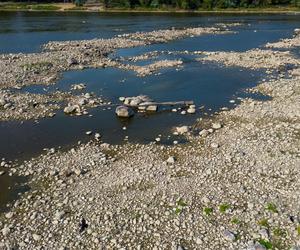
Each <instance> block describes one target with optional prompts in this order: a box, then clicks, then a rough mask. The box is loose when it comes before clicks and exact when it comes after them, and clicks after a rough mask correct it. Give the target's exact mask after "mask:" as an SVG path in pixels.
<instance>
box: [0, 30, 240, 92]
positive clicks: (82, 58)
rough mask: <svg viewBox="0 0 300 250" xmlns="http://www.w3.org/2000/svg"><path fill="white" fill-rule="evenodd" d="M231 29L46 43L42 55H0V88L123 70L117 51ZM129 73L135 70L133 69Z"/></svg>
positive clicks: (168, 32) (133, 34)
mask: <svg viewBox="0 0 300 250" xmlns="http://www.w3.org/2000/svg"><path fill="white" fill-rule="evenodd" d="M219 26H220V25H219ZM231 26H234V24H228V25H223V26H220V27H212V28H206V27H198V28H186V29H180V30H177V29H171V30H159V31H152V32H137V33H131V34H124V35H120V37H115V38H112V39H93V40H81V41H64V42H49V43H48V44H46V45H45V46H44V51H43V52H41V53H32V54H6V55H0V88H7V87H16V86H19V87H22V86H26V85H31V84H36V83H38V84H53V83H55V82H56V81H57V78H58V77H59V73H60V72H63V71H67V70H71V69H84V68H93V67H94V68H101V67H108V66H112V67H120V68H124V69H126V68H127V67H126V65H123V64H119V63H118V62H117V61H115V60H114V59H111V58H109V57H108V55H110V54H111V53H113V52H114V51H115V50H116V49H120V48H130V47H136V46H144V45H149V44H153V43H162V42H169V41H171V40H175V39H181V38H185V37H189V36H200V35H204V34H224V33H228V32H230V31H229V30H228V28H229V27H231ZM166 67H169V66H168V65H166ZM150 68H151V66H150ZM129 69H131V70H135V68H129ZM137 69H139V68H137Z"/></svg>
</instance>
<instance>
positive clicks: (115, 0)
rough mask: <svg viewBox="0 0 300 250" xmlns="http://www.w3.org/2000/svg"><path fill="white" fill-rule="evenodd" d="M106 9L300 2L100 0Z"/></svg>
mask: <svg viewBox="0 0 300 250" xmlns="http://www.w3.org/2000/svg"><path fill="white" fill-rule="evenodd" d="M100 1H101V2H102V3H103V5H104V6H105V7H106V8H113V7H124V8H135V7H142V8H162V7H165V8H168V7H172V8H178V9H187V10H197V9H206V10H211V9H215V8H219V9H226V8H254V7H272V6H274V7H275V6H283V5H285V6H295V7H300V0H100Z"/></svg>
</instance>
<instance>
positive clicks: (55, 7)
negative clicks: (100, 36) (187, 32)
mask: <svg viewBox="0 0 300 250" xmlns="http://www.w3.org/2000/svg"><path fill="white" fill-rule="evenodd" d="M0 11H54V12H72V11H74V12H99V13H188V14H189V13H191V14H193V13H201V14H209V13H218V14H222V13H224V14H234V13H241V14H243V13H246V14H247V13H249V14H254V13H257V14H262V13H267V14H268V13H270V14H272V13H274V14H285V13H294V14H299V13H300V8H297V7H293V6H284V7H282V6H281V7H252V8H226V9H211V10H208V9H197V10H185V9H176V8H142V7H137V8H104V7H102V6H76V5H75V4H73V3H45V4H40V3H30V2H18V3H15V2H1V3H0Z"/></svg>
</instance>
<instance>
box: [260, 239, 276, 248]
mask: <svg viewBox="0 0 300 250" xmlns="http://www.w3.org/2000/svg"><path fill="white" fill-rule="evenodd" d="M258 242H259V244H261V245H263V246H264V247H265V248H266V249H272V248H273V245H272V243H271V242H270V241H267V240H264V239H260V240H258Z"/></svg>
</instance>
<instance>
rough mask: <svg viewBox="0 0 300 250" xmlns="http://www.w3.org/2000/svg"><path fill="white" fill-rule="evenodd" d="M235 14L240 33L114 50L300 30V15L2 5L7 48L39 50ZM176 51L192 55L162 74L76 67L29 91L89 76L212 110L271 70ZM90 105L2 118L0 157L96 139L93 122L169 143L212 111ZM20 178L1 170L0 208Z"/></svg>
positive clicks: (234, 40)
mask: <svg viewBox="0 0 300 250" xmlns="http://www.w3.org/2000/svg"><path fill="white" fill-rule="evenodd" d="M232 22H241V23H242V24H243V25H241V26H239V27H235V28H233V30H234V31H236V32H235V33H232V34H226V35H205V36H200V37H193V38H187V39H181V40H176V41H173V42H170V43H167V44H154V45H150V46H142V47H136V48H129V49H120V50H118V51H117V52H116V53H115V54H114V55H111V56H113V57H128V56H135V55H140V54H143V53H145V52H150V51H185V50H187V51H197V50H206V51H217V50H220V51H231V50H232V51H245V50H248V49H252V48H257V47H261V46H262V45H264V44H265V43H267V42H272V41H277V40H278V39H280V38H286V37H290V36H291V35H292V33H293V30H294V29H295V28H297V27H299V26H300V17H299V15H258V14H256V15H200V14H199V15H197V14H176V15H175V14H172V15H171V14H98V13H46V12H45V13H43V12H34V13H29V12H2V13H1V12H0V53H19V52H23V53H30V52H38V51H40V50H41V45H43V44H44V43H47V42H48V41H54V40H74V39H92V38H109V37H113V36H115V35H117V34H122V33H128V32H135V31H150V30H155V29H166V28H171V27H178V28H179V27H191V26H192V27H195V26H213V25H215V24H217V23H232ZM164 58H168V56H164ZM174 58H175V59H181V60H183V62H184V64H183V67H182V68H180V69H179V70H176V69H175V68H171V69H164V70H161V71H160V72H159V74H154V75H151V76H146V77H138V76H136V74H134V73H133V72H130V71H123V70H119V69H115V68H105V69H87V70H83V71H69V72H65V73H64V74H63V76H62V78H61V79H60V80H59V82H58V83H57V84H56V85H55V86H54V87H49V88H48V89H46V91H45V90H44V88H43V87H41V86H38V85H37V86H30V87H27V88H25V89H24V90H23V91H29V92H32V93H45V94H46V93H47V92H50V91H52V89H54V88H59V89H61V90H65V91H68V90H69V89H70V85H71V84H74V83H79V82H83V83H85V84H87V89H86V90H85V91H88V92H91V91H92V92H94V93H96V94H97V95H100V96H103V97H104V98H105V99H108V100H110V101H112V102H113V103H117V102H118V98H119V97H120V96H135V95H139V94H146V95H149V96H150V97H151V98H153V99H154V100H156V101H179V100H180V101H181V100H193V101H194V102H195V104H196V105H197V106H198V107H199V106H205V111H206V112H207V113H209V114H212V113H213V112H215V111H218V110H219V109H220V108H221V107H224V106H226V107H233V106H234V105H233V104H230V103H229V100H231V99H236V98H237V97H239V96H244V95H245V93H243V91H244V90H245V88H249V87H253V86H255V85H256V84H257V83H258V82H259V81H260V80H262V79H263V78H264V77H265V75H264V72H261V71H249V70H245V69H241V68H235V67H232V68H224V67H221V66H220V65H216V64H202V63H200V62H197V61H195V59H194V57H192V56H188V55H183V54H181V55H176V56H174V55H172V59H174ZM148 62H149V61H148ZM148 62H147V61H146V62H142V63H148ZM258 98H261V97H258ZM89 113H90V114H92V115H93V116H92V117H88V116H82V117H69V116H66V115H64V114H63V113H62V112H58V113H57V115H56V116H55V117H54V118H47V119H41V120H39V121H38V122H34V121H25V122H22V123H21V122H19V121H11V122H0V138H1V139H0V158H2V157H5V158H6V159H9V160H15V159H26V158H28V157H31V156H34V155H38V154H39V153H41V152H42V150H43V148H46V147H47V148H50V147H58V146H61V147H68V146H70V145H73V144H75V143H76V142H77V141H79V140H81V141H85V140H88V139H90V137H88V136H87V135H85V132H86V131H88V130H92V131H94V132H99V133H101V135H102V136H103V141H105V142H109V143H122V142H123V141H124V138H125V136H128V137H129V140H130V141H138V142H141V143H148V142H150V141H153V140H154V139H155V138H156V137H157V136H158V135H159V134H161V135H162V141H163V143H172V139H170V138H168V136H169V135H170V134H171V132H170V130H171V128H172V127H174V126H178V125H181V124H184V125H186V124H192V123H193V122H195V120H196V118H199V117H201V116H203V115H204V114H203V112H198V113H197V114H196V115H186V116H183V115H180V114H179V113H172V112H159V113H158V114H155V115H142V114H138V115H136V116H135V117H133V118H132V119H130V120H120V119H118V118H117V117H116V116H115V114H114V110H113V109H112V110H109V109H104V108H96V109H93V110H90V112H89ZM124 126H126V127H127V129H126V130H123V127H124ZM0 171H1V169H0ZM19 181H22V180H20V179H18V178H17V177H8V176H7V175H4V176H1V177H0V210H1V209H2V208H3V205H4V204H5V203H7V202H8V201H9V200H10V199H12V198H15V197H16V193H17V191H20V186H19V185H17V186H16V185H15V183H16V182H19ZM13 187H15V188H13ZM16 187H17V189H16ZM21 189H22V188H21ZM1 204H2V208H1Z"/></svg>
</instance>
